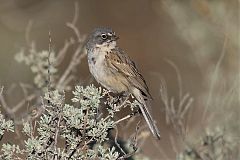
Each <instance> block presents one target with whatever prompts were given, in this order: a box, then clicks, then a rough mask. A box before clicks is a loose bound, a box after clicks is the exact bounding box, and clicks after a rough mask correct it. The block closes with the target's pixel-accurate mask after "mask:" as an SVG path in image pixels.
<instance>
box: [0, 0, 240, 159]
mask: <svg viewBox="0 0 240 160" xmlns="http://www.w3.org/2000/svg"><path fill="white" fill-rule="evenodd" d="M75 2H76V1H73V0H52V1H48V0H8V1H4V0H0V85H4V86H5V88H7V87H10V86H11V84H12V83H19V82H24V83H27V82H31V81H32V79H31V77H32V75H31V72H30V70H29V69H28V68H27V67H25V66H24V65H21V64H18V63H16V62H15V60H14V55H15V54H16V53H17V52H18V51H19V50H20V49H21V47H23V46H26V41H25V31H26V27H27V25H28V23H29V21H32V24H33V25H32V30H31V33H30V39H31V40H34V41H35V42H36V44H37V49H39V50H47V49H48V32H49V30H51V36H52V46H53V49H54V50H59V48H60V47H61V46H63V44H64V39H66V37H68V36H69V35H72V31H71V30H70V29H69V28H67V27H66V25H65V24H66V22H68V21H71V19H72V17H73V15H74V3H75ZM77 2H78V4H79V19H78V24H77V26H78V28H79V30H80V32H81V34H86V35H87V34H88V33H89V32H91V31H92V30H93V29H94V28H95V27H98V26H108V27H111V28H113V30H114V31H115V32H116V33H117V34H118V35H119V36H120V40H119V46H120V47H121V48H123V49H124V50H125V51H126V52H127V53H128V54H129V56H130V57H131V58H132V59H133V60H134V61H135V63H136V64H137V66H138V68H139V70H140V71H141V72H142V74H143V76H144V77H145V79H146V81H147V84H148V85H149V88H150V92H151V93H152V95H153V98H154V101H153V102H152V106H153V107H152V112H153V116H154V117H155V119H156V121H157V124H158V126H159V128H160V130H161V135H162V140H161V141H159V142H157V143H158V147H159V146H160V148H162V150H163V151H164V152H165V154H166V155H167V157H170V159H174V157H175V154H176V153H175V152H174V151H173V149H172V147H171V142H170V138H169V133H172V134H173V135H175V134H174V133H173V130H172V127H171V126H168V125H166V120H165V114H164V107H163V104H162V102H161V100H160V79H159V77H160V76H162V77H163V78H164V79H165V80H166V82H167V87H168V94H169V96H170V97H171V96H178V92H179V86H178V81H177V75H176V72H175V70H174V68H173V67H172V66H171V65H170V64H169V63H167V61H166V60H170V61H171V62H173V63H174V64H175V65H176V66H177V68H178V70H179V72H180V74H181V77H182V86H181V87H182V88H183V92H184V93H189V94H190V95H191V96H192V97H193V98H194V102H193V104H192V109H191V112H190V113H189V114H191V115H190V123H189V124H188V125H189V128H190V129H189V132H190V133H189V134H191V133H192V132H193V133H195V132H198V131H201V130H202V129H204V128H205V126H204V125H203V126H202V123H200V122H199V121H200V119H201V116H202V115H201V114H202V113H203V108H204V107H205V106H206V105H209V106H211V107H216V106H217V107H218V103H220V102H219V99H221V98H224V97H225V96H224V95H225V92H227V91H228V88H231V86H232V84H233V83H237V82H239V60H240V59H239V46H240V41H239V1H234V0H229V1H224V0H184V1H172V0H166V1H161V0H148V1H147V0H126V1H116V0H115V1H113V0H102V1H99V0H89V1H83V0H79V1H77ZM226 39H227V40H226ZM225 43H226V45H225V48H223V46H224V44H225ZM69 54H71V53H69ZM218 63H220V64H219V66H220V67H219V69H218V70H217V73H218V76H217V77H216V74H214V73H215V72H214V69H215V67H216V65H217V64H218ZM214 76H215V77H214ZM78 77H79V79H78V80H79V82H84V84H88V83H90V82H89V81H90V80H91V76H90V73H89V70H88V66H87V61H86V59H84V62H83V63H81V64H80V65H79V67H78ZM213 80H214V81H213ZM236 81H237V82H236ZM212 82H213V83H212ZM213 84H214V85H213ZM211 86H212V87H211ZM223 86H224V89H221V87H223ZM219 87H220V88H219ZM237 87H239V85H237ZM210 90H212V93H214V94H211V95H210V94H209V91H210ZM215 93H216V94H215ZM236 94H238V92H237V93H236ZM209 96H211V98H210V100H209ZM238 98H239V96H236V97H234V98H233V99H234V100H233V102H231V103H230V102H229V103H227V104H229V106H228V109H227V110H230V111H231V110H233V111H234V112H236V113H239V109H236V108H237V106H238V107H239V103H238V102H239V101H238V100H237V99H238ZM10 104H11V102H10ZM219 110H221V109H220V108H217V109H216V108H213V109H210V111H209V112H210V113H212V112H218V111H219ZM224 110H225V109H224ZM217 115H218V114H217ZM219 115H221V114H219ZM235 118H237V117H235ZM220 119H221V120H222V119H223V117H222V118H220ZM235 120H239V118H238V119H235ZM213 121H214V123H215V122H216V121H217V122H216V123H220V121H219V120H218V119H217V120H215V119H214V120H213ZM153 140H154V139H153V138H151V139H149V141H147V142H146V143H145V144H144V146H143V148H142V151H143V153H144V154H146V155H149V156H150V157H151V158H153V159H154V158H155V159H158V158H159V159H160V158H163V157H164V156H163V155H162V153H160V152H159V149H158V148H157V147H156V146H155V145H153V143H152V141H153ZM163 159H164V158H163Z"/></svg>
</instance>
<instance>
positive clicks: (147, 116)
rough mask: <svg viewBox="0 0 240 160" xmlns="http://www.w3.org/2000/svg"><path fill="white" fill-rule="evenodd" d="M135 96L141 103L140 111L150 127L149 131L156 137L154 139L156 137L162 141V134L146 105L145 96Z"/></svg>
mask: <svg viewBox="0 0 240 160" xmlns="http://www.w3.org/2000/svg"><path fill="white" fill-rule="evenodd" d="M134 96H135V97H136V99H137V100H138V101H139V102H140V104H141V105H140V110H141V112H142V114H143V117H144V118H145V120H146V122H147V125H148V127H149V129H150V130H151V132H152V134H153V135H154V137H156V138H157V139H160V132H159V129H158V127H157V125H156V124H155V122H154V120H153V118H152V116H151V114H150V112H149V110H148V107H147V104H146V101H145V100H144V98H143V96H142V95H141V94H139V92H138V94H136V92H135V94H134Z"/></svg>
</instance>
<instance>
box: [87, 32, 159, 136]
mask: <svg viewBox="0 0 240 160" xmlns="http://www.w3.org/2000/svg"><path fill="white" fill-rule="evenodd" d="M117 39H118V37H117V36H116V34H115V32H113V30H112V29H111V28H96V29H95V30H94V31H93V32H92V33H91V34H90V36H89V38H88V41H87V44H86V48H87V54H88V65H89V70H90V72H91V74H92V75H93V76H94V78H95V79H96V81H97V82H98V83H100V84H101V85H102V86H103V87H105V88H107V89H108V90H110V91H111V92H114V93H127V94H132V95H133V96H134V97H135V98H136V99H137V101H138V102H139V103H140V110H141V112H142V114H143V116H144V118H145V120H146V122H147V124H148V127H149V129H150V130H151V132H152V133H153V135H154V136H155V137H156V138H158V139H160V133H159V130H158V128H157V126H156V124H155V122H154V120H153V118H152V116H151V114H150V112H149V109H148V106H147V102H148V101H149V100H150V99H152V98H151V95H150V93H149V89H148V87H147V84H146V82H145V80H144V78H143V76H142V75H141V74H140V73H139V71H138V69H137V68H136V65H135V64H134V62H133V61H132V60H131V59H130V58H129V56H128V55H127V54H126V53H125V52H124V51H123V50H122V49H120V48H119V47H118V46H117V42H116V41H117Z"/></svg>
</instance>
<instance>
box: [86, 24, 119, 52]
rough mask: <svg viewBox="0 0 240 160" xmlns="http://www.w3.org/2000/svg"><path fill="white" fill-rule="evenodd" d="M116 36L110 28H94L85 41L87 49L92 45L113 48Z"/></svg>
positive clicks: (92, 46)
mask: <svg viewBox="0 0 240 160" xmlns="http://www.w3.org/2000/svg"><path fill="white" fill-rule="evenodd" d="M117 39H118V36H116V34H115V32H114V31H113V30H112V29H111V28H106V27H101V28H96V29H94V31H93V32H92V33H91V34H90V36H89V38H88V41H87V49H92V48H94V47H99V48H106V47H107V48H108V49H111V48H114V47H115V46H116V41H117Z"/></svg>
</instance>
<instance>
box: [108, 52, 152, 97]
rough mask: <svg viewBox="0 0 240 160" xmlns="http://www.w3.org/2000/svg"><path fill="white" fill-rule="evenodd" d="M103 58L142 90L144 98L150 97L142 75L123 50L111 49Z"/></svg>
mask: <svg viewBox="0 0 240 160" xmlns="http://www.w3.org/2000/svg"><path fill="white" fill-rule="evenodd" d="M105 58H106V60H107V62H108V64H109V65H112V66H113V67H114V68H115V69H116V71H117V72H121V73H123V74H124V75H125V76H126V78H127V79H128V80H129V82H130V83H131V84H132V85H133V86H135V87H136V88H138V89H139V90H140V91H141V92H142V94H143V96H144V97H145V98H149V99H152V98H151V95H150V93H149V90H148V87H147V84H146V82H145V80H144V79H143V76H142V75H141V74H140V73H139V72H138V70H137V68H136V66H135V64H134V62H133V61H131V60H130V58H129V57H128V56H127V55H126V54H125V53H124V52H123V51H121V50H118V49H114V50H111V52H108V54H107V55H106V57H105Z"/></svg>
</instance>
